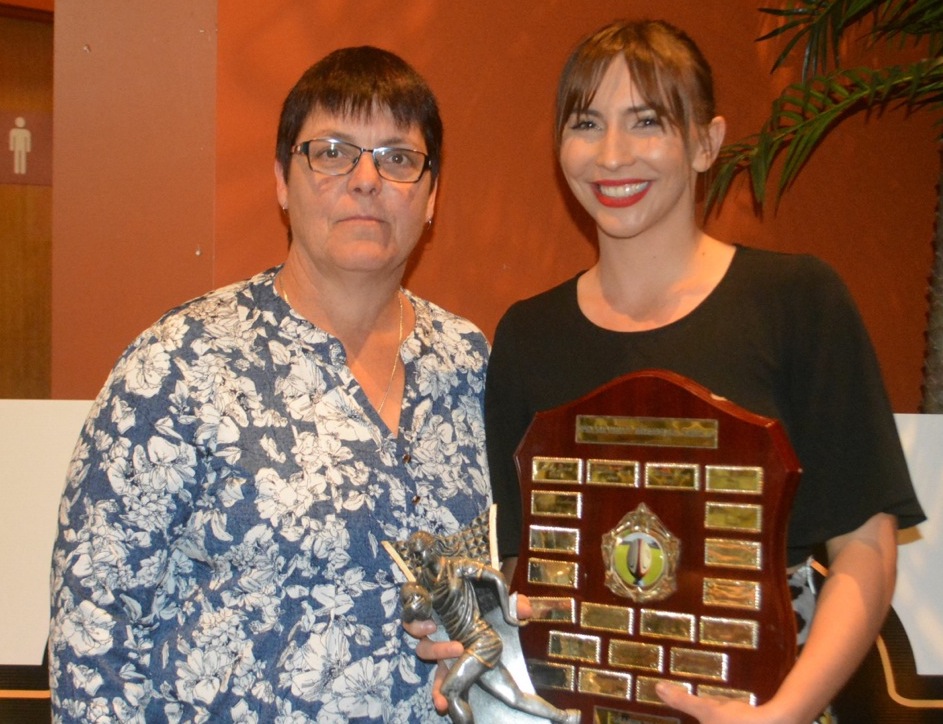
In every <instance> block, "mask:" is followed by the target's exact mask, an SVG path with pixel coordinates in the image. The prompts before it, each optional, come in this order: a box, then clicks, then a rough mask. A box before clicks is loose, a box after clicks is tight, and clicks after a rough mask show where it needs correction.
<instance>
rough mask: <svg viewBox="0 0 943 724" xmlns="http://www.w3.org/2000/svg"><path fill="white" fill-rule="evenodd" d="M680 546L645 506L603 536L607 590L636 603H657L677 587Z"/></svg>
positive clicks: (626, 516) (624, 518)
mask: <svg viewBox="0 0 943 724" xmlns="http://www.w3.org/2000/svg"><path fill="white" fill-rule="evenodd" d="M680 555H681V544H680V542H679V541H678V539H677V538H676V537H675V536H674V535H672V533H671V532H670V531H669V530H668V529H667V528H665V526H664V524H662V522H661V520H659V518H658V516H657V515H655V514H654V513H652V511H651V510H649V508H648V506H647V505H645V503H639V505H638V507H637V508H636V509H635V510H633V511H632V512H631V513H628V514H627V515H625V516H624V517H623V518H622V520H620V521H619V525H617V526H616V527H615V528H613V529H612V530H611V531H609V532H608V533H606V534H605V535H603V537H602V556H603V561H604V563H605V566H606V573H605V583H606V587H607V588H608V589H609V590H610V591H612V592H613V593H615V594H616V595H617V596H623V597H625V598H629V599H631V600H633V601H658V600H661V599H664V598H667V597H668V596H670V595H671V594H672V593H674V591H675V590H676V589H677V587H678V581H677V569H678V560H679V558H680Z"/></svg>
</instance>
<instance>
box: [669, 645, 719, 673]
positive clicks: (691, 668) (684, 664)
mask: <svg viewBox="0 0 943 724" xmlns="http://www.w3.org/2000/svg"><path fill="white" fill-rule="evenodd" d="M729 665H730V657H729V656H727V654H720V653H717V652H715V651H701V650H700V649H683V648H674V649H672V650H671V664H670V669H671V673H672V674H674V675H675V676H695V677H697V678H699V679H715V680H717V681H726V680H727V675H728V673H729Z"/></svg>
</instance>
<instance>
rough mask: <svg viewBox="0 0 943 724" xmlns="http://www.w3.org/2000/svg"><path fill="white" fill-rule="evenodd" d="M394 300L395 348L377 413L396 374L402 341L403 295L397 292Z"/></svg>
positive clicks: (380, 410)
mask: <svg viewBox="0 0 943 724" xmlns="http://www.w3.org/2000/svg"><path fill="white" fill-rule="evenodd" d="M396 300H397V301H398V302H399V335H398V336H397V337H396V349H395V350H394V351H393V369H391V370H390V380H389V382H387V383H386V392H384V393H383V399H382V400H380V406H379V407H378V408H377V414H378V415H379V414H380V413H382V412H383V406H384V405H385V404H386V398H387V397H389V396H390V390H391V389H392V387H393V378H394V377H395V376H396V365H397V363H398V362H399V346H400V345H401V344H402V343H403V295H402V294H400V293H399V292H397V293H396Z"/></svg>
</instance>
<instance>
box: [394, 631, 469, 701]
mask: <svg viewBox="0 0 943 724" xmlns="http://www.w3.org/2000/svg"><path fill="white" fill-rule="evenodd" d="M403 628H404V629H406V633H408V634H409V635H410V636H412V637H413V638H416V639H418V640H419V643H417V644H416V656H418V657H419V658H420V659H422V660H423V661H433V662H436V664H437V665H436V672H435V680H434V681H433V684H432V704H433V706H435V710H436V711H437V712H439V713H440V714H445V713H446V712H447V711H448V709H449V703H448V701H447V700H446V698H445V697H444V696H442V692H441V689H442V681H443V680H444V679H445V676H446V674H448V673H449V667H448V665H447V664H446V663H445V662H446V660H447V659H456V658H458V657H459V656H461V655H462V652H463V651H464V650H465V647H464V646H462V644H460V643H459V642H458V641H449V640H439V641H436V640H433V639H431V638H429V637H430V636H432V635H433V634H434V633H435V632H436V631H437V630H438V627H437V626H436V625H435V623H434V622H433V621H431V620H430V619H420V620H416V621H412V622H410V623H403Z"/></svg>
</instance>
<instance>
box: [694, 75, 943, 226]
mask: <svg viewBox="0 0 943 724" xmlns="http://www.w3.org/2000/svg"><path fill="white" fill-rule="evenodd" d="M892 105H903V106H905V107H907V108H909V109H915V108H918V107H924V106H931V107H934V108H937V109H943V59H941V58H932V59H929V60H925V61H921V62H919V63H914V64H911V65H907V66H893V67H890V68H880V69H873V68H852V69H847V70H841V71H834V72H832V73H830V74H827V75H821V76H817V77H815V78H814V79H812V80H811V81H809V82H807V83H796V84H793V85H791V86H789V87H788V88H786V89H785V90H784V91H783V92H782V94H781V95H780V96H779V98H777V99H776V100H775V101H774V102H773V106H772V110H771V113H770V118H769V120H768V121H767V123H766V125H765V126H764V127H763V129H762V130H761V131H760V133H758V134H756V135H755V136H752V137H750V138H748V139H746V140H744V141H741V142H739V143H735V144H730V145H727V146H724V147H723V148H722V149H721V153H720V157H719V158H718V161H717V164H716V170H715V172H714V177H713V181H712V184H711V187H710V188H709V190H708V195H707V199H706V206H707V211H708V213H709V212H710V209H711V208H712V207H713V206H714V205H715V204H718V203H720V202H721V201H722V200H723V198H724V197H725V196H726V194H727V192H728V191H729V188H730V185H731V183H732V182H733V179H734V178H735V177H736V176H737V174H739V173H741V172H743V171H748V172H749V174H750V177H751V181H752V188H753V193H754V196H755V198H756V200H757V201H758V202H759V203H760V204H762V203H763V202H764V201H765V199H766V188H767V186H768V182H769V178H770V175H771V172H772V168H773V165H774V163H775V161H776V159H777V158H778V157H779V155H780V154H781V153H784V154H785V155H784V157H783V167H782V171H781V173H780V174H779V179H778V182H777V185H776V197H777V198H778V197H779V196H781V195H782V193H783V191H784V190H785V189H786V188H787V187H788V186H789V184H790V183H792V181H793V180H794V179H795V177H796V175H797V174H798V173H799V170H800V169H801V168H802V167H803V166H804V165H805V163H806V161H807V160H808V158H809V155H810V154H811V153H812V151H813V150H814V149H815V148H816V147H817V146H818V144H819V143H820V142H821V141H822V139H823V138H824V137H825V135H826V134H827V133H828V132H829V131H830V130H831V129H832V128H833V127H834V126H835V125H836V124H837V123H838V122H839V121H840V120H841V119H842V118H845V117H847V116H848V115H850V114H852V113H856V112H860V111H865V110H875V109H878V110H880V109H884V108H887V107H889V106H892Z"/></svg>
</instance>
